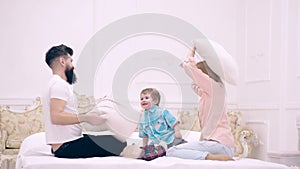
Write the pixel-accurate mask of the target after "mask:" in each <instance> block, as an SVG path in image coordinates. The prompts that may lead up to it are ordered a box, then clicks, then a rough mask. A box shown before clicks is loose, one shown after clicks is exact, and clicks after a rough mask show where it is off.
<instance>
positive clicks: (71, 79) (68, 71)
mask: <svg viewBox="0 0 300 169" xmlns="http://www.w3.org/2000/svg"><path fill="white" fill-rule="evenodd" d="M65 74H66V77H67V82H68V83H69V84H74V83H75V82H76V80H77V77H76V75H75V73H74V67H72V68H70V69H68V68H67V69H66V70H65Z"/></svg>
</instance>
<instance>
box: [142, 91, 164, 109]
mask: <svg viewBox="0 0 300 169" xmlns="http://www.w3.org/2000/svg"><path fill="white" fill-rule="evenodd" d="M142 94H150V97H151V98H152V99H153V100H155V101H157V104H156V105H157V106H159V102H160V94H159V92H158V90H156V89H155V88H145V89H143V90H142V91H141V94H140V95H142Z"/></svg>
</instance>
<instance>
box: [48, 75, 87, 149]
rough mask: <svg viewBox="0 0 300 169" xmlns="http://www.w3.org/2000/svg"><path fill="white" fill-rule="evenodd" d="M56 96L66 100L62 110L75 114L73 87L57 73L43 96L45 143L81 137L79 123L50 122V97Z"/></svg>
mask: <svg viewBox="0 0 300 169" xmlns="http://www.w3.org/2000/svg"><path fill="white" fill-rule="evenodd" d="M51 98H57V99H61V100H64V101H66V102H67V104H66V106H65V109H64V111H65V112H67V113H71V114H77V113H78V112H77V99H76V96H75V95H74V93H73V87H72V85H70V84H69V83H68V82H66V81H65V80H64V79H62V78H61V77H60V76H58V75H53V77H52V79H51V80H50V82H49V83H48V91H46V94H45V96H44V101H43V108H44V117H45V132H46V143H47V144H60V143H65V142H68V141H73V140H76V139H78V138H80V137H82V128H81V126H80V124H72V125H55V124H53V123H52V122H51V116H50V99H51Z"/></svg>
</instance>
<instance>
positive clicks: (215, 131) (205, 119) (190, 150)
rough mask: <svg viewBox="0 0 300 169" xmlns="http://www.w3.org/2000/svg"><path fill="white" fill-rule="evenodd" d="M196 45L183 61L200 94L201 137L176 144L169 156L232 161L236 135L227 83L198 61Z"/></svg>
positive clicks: (196, 91)
mask: <svg viewBox="0 0 300 169" xmlns="http://www.w3.org/2000/svg"><path fill="white" fill-rule="evenodd" d="M194 55H195V48H193V50H192V51H191V53H190V54H189V55H188V56H187V58H186V60H185V61H184V62H183V63H182V64H181V66H182V67H183V69H184V70H185V72H186V73H187V74H188V75H189V76H190V77H191V78H192V80H193V84H192V88H193V89H194V92H195V93H196V94H197V95H199V96H200V97H201V99H200V104H199V112H198V118H199V122H200V128H201V138H200V140H199V141H197V142H189V143H185V144H181V145H178V146H175V147H173V148H171V149H169V150H168V151H167V156H171V157H179V158H185V159H195V160H233V159H232V157H233V154H234V147H235V145H234V138H233V135H232V133H231V130H230V126H229V124H228V120H227V113H226V112H227V111H226V104H225V103H226V101H225V86H224V83H223V82H222V80H221V78H220V77H219V76H218V75H217V74H216V73H214V72H213V71H212V70H211V69H210V67H209V66H208V65H207V64H206V62H205V61H201V62H198V63H197V64H196V62H195V58H194Z"/></svg>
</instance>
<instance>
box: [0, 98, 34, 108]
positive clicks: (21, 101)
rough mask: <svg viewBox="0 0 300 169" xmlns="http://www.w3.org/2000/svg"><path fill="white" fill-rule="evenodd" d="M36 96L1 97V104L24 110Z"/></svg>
mask: <svg viewBox="0 0 300 169" xmlns="http://www.w3.org/2000/svg"><path fill="white" fill-rule="evenodd" d="M34 100H35V98H0V106H8V105H9V106H10V107H11V109H13V110H24V109H25V108H26V107H28V106H31V105H32V103H33V102H34Z"/></svg>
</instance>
